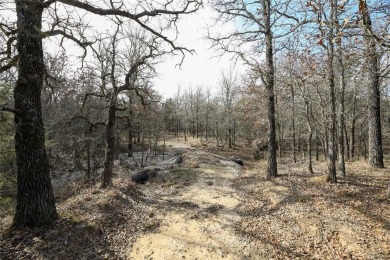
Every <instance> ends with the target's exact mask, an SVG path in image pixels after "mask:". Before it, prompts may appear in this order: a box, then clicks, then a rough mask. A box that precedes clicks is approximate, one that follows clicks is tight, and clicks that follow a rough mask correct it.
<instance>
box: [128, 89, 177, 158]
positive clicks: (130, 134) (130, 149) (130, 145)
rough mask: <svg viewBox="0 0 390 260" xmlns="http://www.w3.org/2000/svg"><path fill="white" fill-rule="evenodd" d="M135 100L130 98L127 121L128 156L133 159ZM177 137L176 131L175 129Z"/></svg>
mask: <svg viewBox="0 0 390 260" xmlns="http://www.w3.org/2000/svg"><path fill="white" fill-rule="evenodd" d="M132 120H133V99H132V97H131V96H130V97H129V117H128V119H127V127H128V128H129V130H128V133H127V134H128V143H127V156H128V157H131V156H133V138H134V132H133V122H132ZM175 136H176V129H175Z"/></svg>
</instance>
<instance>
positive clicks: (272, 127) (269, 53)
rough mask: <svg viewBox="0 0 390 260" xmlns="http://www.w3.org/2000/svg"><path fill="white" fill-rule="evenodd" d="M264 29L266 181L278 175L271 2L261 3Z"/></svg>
mask: <svg viewBox="0 0 390 260" xmlns="http://www.w3.org/2000/svg"><path fill="white" fill-rule="evenodd" d="M262 7H263V18H264V29H265V48H266V51H265V59H266V71H265V80H266V84H265V85H266V89H267V97H268V99H267V112H268V165H267V179H271V178H275V177H277V175H278V171H277V161H276V150H277V144H276V124H275V93H274V82H275V73H274V62H273V45H272V40H273V35H272V31H271V1H270V0H264V1H262Z"/></svg>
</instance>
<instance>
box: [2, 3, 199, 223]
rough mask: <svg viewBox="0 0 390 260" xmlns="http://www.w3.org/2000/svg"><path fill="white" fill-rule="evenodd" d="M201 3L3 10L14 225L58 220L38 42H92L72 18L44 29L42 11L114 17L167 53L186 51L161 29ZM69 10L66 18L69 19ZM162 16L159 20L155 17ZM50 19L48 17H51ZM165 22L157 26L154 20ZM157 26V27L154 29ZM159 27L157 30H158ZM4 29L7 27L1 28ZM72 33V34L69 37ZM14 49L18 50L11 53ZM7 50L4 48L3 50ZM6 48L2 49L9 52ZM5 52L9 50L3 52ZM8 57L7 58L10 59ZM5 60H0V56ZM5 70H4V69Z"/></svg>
mask: <svg viewBox="0 0 390 260" xmlns="http://www.w3.org/2000/svg"><path fill="white" fill-rule="evenodd" d="M200 5H201V3H200V2H197V1H181V2H180V3H176V2H173V1H171V2H168V3H165V4H159V3H157V2H151V3H149V4H148V5H145V7H143V6H140V5H138V6H136V7H133V6H132V5H131V4H130V3H127V2H126V1H118V2H115V3H114V2H110V4H108V5H105V4H102V3H98V4H96V5H95V4H94V5H92V4H90V2H89V1H81V0H80V1H79V0H59V1H55V0H47V1H44V0H23V1H22V0H16V1H15V5H13V3H9V5H8V6H7V7H9V9H10V10H15V13H16V21H17V23H16V25H15V24H11V26H10V28H8V29H7V31H8V32H9V33H10V35H12V36H11V38H12V40H11V43H10V44H8V43H9V41H8V43H7V46H10V48H11V52H8V51H7V52H6V53H3V52H2V53H1V55H3V56H5V58H6V60H7V61H8V62H7V64H6V66H3V65H1V70H5V69H7V68H8V67H10V66H12V65H15V64H16V63H17V64H18V80H17V83H16V85H15V89H14V100H15V106H14V108H13V110H14V113H15V127H16V134H15V150H16V158H17V159H16V161H17V169H18V170H17V172H18V177H17V179H18V195H17V206H16V212H15V217H14V226H15V227H20V226H39V225H44V224H47V223H51V222H53V221H54V220H55V219H56V218H57V211H56V208H55V203H54V195H53V190H52V186H51V183H50V178H49V171H50V169H49V162H48V159H47V154H46V149H45V131H44V127H43V120H42V110H41V91H42V85H43V75H44V62H43V47H42V39H43V38H45V37H48V36H54V35H59V36H61V37H64V38H66V39H70V40H73V41H75V42H77V43H78V44H79V45H80V46H82V47H86V46H87V45H89V44H90V42H88V41H87V40H86V38H85V37H81V39H78V38H77V36H76V35H78V33H77V28H79V30H80V31H82V30H83V29H86V28H85V27H84V28H80V26H77V27H73V26H71V27H69V28H67V30H64V29H65V28H66V27H67V22H69V21H71V20H72V19H67V17H65V18H63V19H60V20H50V19H45V25H46V27H47V28H48V31H46V32H45V28H43V13H44V12H46V13H49V14H57V15H53V16H51V17H52V18H53V17H54V18H53V19H56V18H57V17H61V14H60V13H57V12H56V11H57V10H58V7H59V6H67V7H73V8H74V9H75V11H76V12H77V11H80V10H83V11H84V12H87V13H92V14H95V15H98V16H118V17H123V18H125V19H129V20H132V21H133V22H134V23H135V24H137V25H138V26H140V27H142V28H144V29H145V30H147V31H149V32H150V33H152V34H154V35H155V36H157V37H158V38H160V39H162V40H163V41H164V42H165V43H167V45H168V46H169V47H170V48H171V49H175V50H178V51H181V52H182V53H184V52H185V51H186V49H185V48H180V47H178V46H176V45H175V43H174V40H171V38H169V37H167V36H165V35H164V32H165V30H164V28H170V27H171V26H172V25H173V24H174V23H175V22H176V21H177V20H178V17H179V16H180V15H182V14H188V13H192V12H195V11H196V10H198V8H199V7H200ZM70 13H71V12H67V13H66V15H68V16H69V15H70ZM160 17H162V19H159V18H160ZM49 18H50V15H49ZM157 19H159V20H160V21H161V22H163V21H167V22H166V23H163V24H164V25H161V23H158V22H157ZM156 24H157V27H156ZM159 25H161V27H159ZM2 28H5V27H4V26H2ZM72 30H76V31H75V34H73V31H72ZM15 45H16V49H15ZM7 48H8V47H7ZM7 48H6V49H7ZM7 50H8V49H7ZM9 53H11V55H9ZM1 59H3V57H2V58H1ZM7 66H8V67H7Z"/></svg>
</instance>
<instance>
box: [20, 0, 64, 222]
mask: <svg viewBox="0 0 390 260" xmlns="http://www.w3.org/2000/svg"><path fill="white" fill-rule="evenodd" d="M41 2H42V1H20V0H19V1H15V3H16V12H17V26H18V36H17V39H18V42H17V49H18V54H19V70H18V80H17V82H16V86H15V89H14V99H15V111H16V112H17V114H16V115H15V117H14V122H15V128H16V133H15V152H16V165H17V182H18V184H17V188H18V192H17V201H16V203H17V204H16V212H15V216H14V219H13V226H14V227H23V226H41V225H45V224H49V223H52V222H53V221H55V220H56V219H57V218H58V215H57V211H56V207H55V200H54V194H53V188H52V185H51V182H50V176H49V172H50V167H49V160H48V157H47V154H46V148H45V130H44V126H43V120H42V107H41V91H42V84H43V72H44V63H43V49H42V38H41V28H42V12H43V9H42V7H41V6H40V4H41Z"/></svg>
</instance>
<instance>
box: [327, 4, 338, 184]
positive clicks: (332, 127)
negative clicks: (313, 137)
mask: <svg viewBox="0 0 390 260" xmlns="http://www.w3.org/2000/svg"><path fill="white" fill-rule="evenodd" d="M335 4H336V1H334V0H333V1H332V2H331V14H330V25H329V26H330V28H329V32H328V33H329V36H328V84H329V85H328V86H329V114H330V120H329V151H328V154H329V156H328V174H329V177H330V179H331V182H332V183H336V182H337V179H336V96H335V82H334V69H333V59H334V43H333V40H334V37H333V26H334V16H335V13H336V9H337V7H336V5H335Z"/></svg>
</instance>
